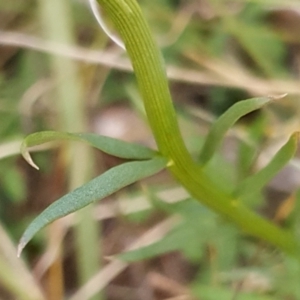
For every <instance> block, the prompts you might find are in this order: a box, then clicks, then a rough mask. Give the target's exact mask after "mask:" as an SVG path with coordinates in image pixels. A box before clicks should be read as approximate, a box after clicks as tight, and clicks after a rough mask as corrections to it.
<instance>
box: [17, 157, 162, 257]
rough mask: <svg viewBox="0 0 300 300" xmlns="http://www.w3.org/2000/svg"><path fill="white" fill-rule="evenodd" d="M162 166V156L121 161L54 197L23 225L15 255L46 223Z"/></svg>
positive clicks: (146, 175) (148, 174)
mask: <svg viewBox="0 0 300 300" xmlns="http://www.w3.org/2000/svg"><path fill="white" fill-rule="evenodd" d="M166 165H167V160H166V159H165V158H163V157H155V158H153V159H151V160H147V161H134V162H128V163H124V164H122V165H120V166H117V167H114V168H112V169H110V170H108V171H107V172H105V173H103V174H102V175H100V176H98V177H96V178H94V179H93V180H91V181H89V182H88V183H87V184H85V185H83V186H81V187H79V188H77V189H76V190H74V191H72V192H71V193H69V194H67V195H65V196H63V197H62V198H60V199H58V200H57V201H55V202H54V203H52V204H51V205H50V206H49V207H48V208H46V209H45V210H44V211H43V212H42V213H41V214H40V215H39V216H37V217H36V218H35V219H34V220H33V221H32V222H31V223H30V225H29V226H28V227H27V229H26V230H25V232H24V234H23V236H22V237H21V240H20V242H19V246H18V255H20V254H21V252H22V250H23V248H24V247H25V246H26V244H27V243H28V242H29V241H30V240H31V239H32V237H33V236H34V235H35V234H36V233H37V232H38V231H39V230H40V229H42V228H43V227H45V226H46V225H48V224H49V223H51V222H53V221H55V220H57V219H59V218H61V217H63V216H66V215H68V214H70V213H72V212H75V211H77V210H79V209H81V208H83V207H85V206H87V205H88V204H90V203H92V202H94V201H96V200H101V199H103V198H104V197H107V196H109V195H111V194H113V193H114V192H116V191H118V190H119V189H121V188H123V187H125V186H127V185H129V184H131V183H134V182H135V181H137V180H140V179H142V178H145V177H148V176H151V175H153V174H155V173H157V172H159V171H161V170H162V169H164V168H165V167H166Z"/></svg>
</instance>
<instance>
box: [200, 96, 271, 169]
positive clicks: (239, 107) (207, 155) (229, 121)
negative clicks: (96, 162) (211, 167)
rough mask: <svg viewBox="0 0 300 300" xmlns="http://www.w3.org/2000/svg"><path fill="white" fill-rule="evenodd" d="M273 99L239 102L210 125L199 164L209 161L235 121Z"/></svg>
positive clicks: (262, 98)
mask: <svg viewBox="0 0 300 300" xmlns="http://www.w3.org/2000/svg"><path fill="white" fill-rule="evenodd" d="M273 99H274V98H271V97H261V98H252V99H247V100H243V101H239V102H237V103H235V104H234V105H233V106H232V107H230V108H229V109H228V110H227V111H226V112H225V113H224V114H223V115H221V116H220V117H219V118H218V119H217V120H216V121H215V123H214V124H213V125H212V127H211V129H210V131H209V133H208V135H207V137H206V140H205V142H204V145H203V148H202V150H201V153H200V157H199V159H200V163H201V164H202V165H205V164H206V163H207V162H208V161H209V160H210V159H211V157H212V156H213V154H214V153H215V151H216V149H217V148H218V147H219V146H220V144H221V142H222V140H223V138H224V136H225V134H226V132H227V131H228V130H229V129H230V127H232V126H233V124H234V123H235V122H236V121H238V120H239V119H240V118H241V117H243V116H245V115H246V114H248V113H250V112H252V111H254V110H257V109H259V108H261V107H262V106H263V105H265V104H267V103H268V102H270V101H271V100H273Z"/></svg>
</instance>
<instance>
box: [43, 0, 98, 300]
mask: <svg viewBox="0 0 300 300" xmlns="http://www.w3.org/2000/svg"><path fill="white" fill-rule="evenodd" d="M39 3H40V8H41V17H42V23H43V29H44V33H45V35H46V37H47V39H49V40H52V41H55V42H63V43H65V44H73V43H74V34H73V32H74V30H73V24H72V18H71V16H72V13H71V3H70V1H67V0H52V1H46V0H41V1H40V2H39ZM50 66H51V70H52V73H53V75H54V79H55V83H56V84H57V88H56V103H55V104H56V108H57V110H58V115H59V118H58V123H59V125H58V130H61V131H68V132H84V131H86V115H85V107H84V102H85V101H84V93H83V86H82V82H81V80H80V78H79V73H78V71H79V70H78V66H77V65H76V63H75V62H74V61H72V60H71V59H68V58H65V57H52V58H51V65H50ZM63 151H64V155H65V156H64V157H65V158H66V165H67V166H68V167H69V169H68V174H69V189H70V190H74V189H75V188H77V187H78V186H80V185H82V184H84V183H85V182H86V181H87V179H88V178H89V177H90V175H89V174H90V166H91V165H92V163H91V160H92V155H91V152H90V150H89V148H88V147H87V146H86V145H83V144H76V145H74V144H73V145H70V146H69V145H66V146H65V147H64V149H63ZM93 208H94V206H93V205H92V206H89V207H88V208H86V209H85V210H82V211H80V212H78V214H77V217H78V218H79V219H80V222H78V223H77V224H78V225H76V227H75V239H76V243H75V244H76V253H77V264H78V276H79V279H80V283H81V284H83V283H85V282H86V281H87V280H89V279H90V277H91V276H93V275H94V274H95V272H96V271H98V269H99V267H100V265H99V260H100V258H99V256H100V251H99V250H100V249H99V246H100V245H99V238H98V237H99V230H98V223H97V222H95V221H94V219H93V218H92V217H91V215H92V211H93ZM100 298H101V297H100V295H98V296H96V297H94V298H93V299H100Z"/></svg>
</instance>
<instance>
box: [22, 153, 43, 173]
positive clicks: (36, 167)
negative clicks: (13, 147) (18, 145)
mask: <svg viewBox="0 0 300 300" xmlns="http://www.w3.org/2000/svg"><path fill="white" fill-rule="evenodd" d="M22 155H23V157H24V159H25V160H26V161H27V162H28V163H29V164H30V165H31V166H32V167H33V168H35V169H37V170H39V169H40V168H39V167H38V166H37V165H36V164H35V162H34V161H33V160H32V158H31V156H30V153H29V152H28V151H22Z"/></svg>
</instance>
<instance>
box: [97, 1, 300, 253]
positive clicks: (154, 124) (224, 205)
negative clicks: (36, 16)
mask: <svg viewBox="0 0 300 300" xmlns="http://www.w3.org/2000/svg"><path fill="white" fill-rule="evenodd" d="M98 2H99V4H100V5H101V6H102V7H103V8H104V10H105V11H106V13H107V14H108V15H109V17H110V18H111V20H112V21H113V23H114V25H115V27H116V28H117V30H118V32H119V34H120V36H121V38H122V40H123V42H124V44H125V47H126V50H127V53H128V55H129V57H130V59H131V62H132V65H133V68H134V72H135V75H136V78H137V81H138V84H139V88H140V92H141V95H142V97H143V101H144V105H145V109H146V113H147V116H148V120H149V123H150V126H151V128H152V131H153V134H154V137H155V140H156V143H157V146H158V148H159V151H160V152H161V153H162V154H163V155H164V156H165V157H167V158H168V159H169V160H170V165H169V170H170V171H171V173H172V174H173V175H174V176H175V177H176V178H177V180H178V181H179V182H180V183H181V184H182V185H183V186H184V187H185V188H186V189H187V190H188V191H189V193H190V194H191V195H192V196H193V197H195V198H196V199H197V200H198V201H200V202H201V203H203V204H205V205H207V206H209V207H210V208H211V209H213V210H214V211H216V212H218V213H220V214H221V215H222V216H224V217H226V218H227V219H229V220H230V221H232V222H234V223H236V224H237V225H238V226H239V227H240V228H242V229H243V230H244V231H245V232H246V233H248V234H251V235H253V236H255V237H258V238H261V239H263V240H265V241H267V242H269V243H271V244H273V245H275V246H277V247H279V248H280V249H282V250H283V251H285V252H287V253H290V254H293V255H299V254H298V252H299V245H298V242H297V241H296V239H295V238H294V236H293V235H292V234H291V233H290V232H287V231H285V230H283V229H281V228H279V227H278V226H276V225H274V224H273V223H272V222H269V221H268V220H266V219H264V218H262V217H261V216H259V215H258V214H256V213H255V212H253V211H251V210H249V209H248V208H247V207H245V206H244V205H243V204H242V203H240V202H239V201H237V200H236V199H232V197H231V196H230V195H227V194H226V193H225V192H223V191H222V190H220V189H219V187H218V186H215V184H214V183H213V182H211V180H210V179H209V178H208V177H207V176H206V174H205V172H204V170H203V169H202V168H201V167H200V166H199V165H197V163H196V162H194V161H193V159H192V158H191V156H190V154H189V153H188V151H187V149H186V147H185V144H184V141H183V139H182V136H181V133H180V130H179V126H178V123H177V119H176V113H175V109H174V107H173V104H172V99H171V95H170V91H169V87H168V81H167V76H166V72H165V67H164V62H163V59H162V56H161V53H160V51H159V49H158V47H157V46H156V43H155V41H154V39H153V37H152V35H151V32H150V29H149V27H148V25H147V23H146V21H145V18H144V16H143V14H142V12H141V9H140V7H139V6H138V4H137V2H136V0H98Z"/></svg>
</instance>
